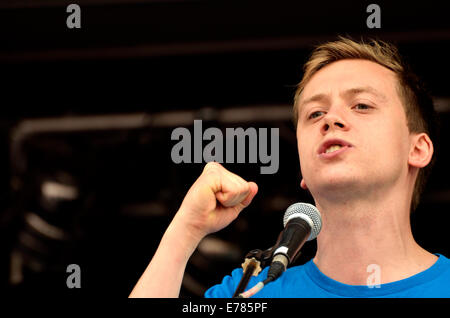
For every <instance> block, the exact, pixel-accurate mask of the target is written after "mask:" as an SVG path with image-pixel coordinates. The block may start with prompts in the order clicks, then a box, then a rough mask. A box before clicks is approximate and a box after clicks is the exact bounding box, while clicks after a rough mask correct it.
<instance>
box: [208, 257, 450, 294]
mask: <svg viewBox="0 0 450 318" xmlns="http://www.w3.org/2000/svg"><path fill="white" fill-rule="evenodd" d="M436 255H437V256H439V258H438V260H437V261H436V262H435V263H434V264H433V265H432V266H431V267H430V268H428V269H426V270H424V271H423V272H420V273H418V274H416V275H413V276H411V277H408V278H405V279H402V280H399V281H395V282H392V283H387V284H380V285H378V288H377V286H376V285H375V286H370V287H369V286H367V285H347V284H343V283H340V282H338V281H335V280H333V279H331V278H329V277H328V276H325V275H324V274H323V273H322V272H321V271H320V270H319V268H317V266H316V265H315V264H314V262H313V261H312V259H311V260H310V261H308V262H307V263H306V264H304V265H300V266H294V267H291V268H288V269H287V270H286V272H284V273H283V274H282V275H281V276H280V277H279V278H278V279H277V280H276V281H274V282H271V283H269V284H267V285H266V286H264V288H263V289H262V290H261V291H259V292H258V293H257V294H256V295H254V296H253V298H265V297H267V298H325V297H326V298H335V297H352V298H356V297H381V298H382V297H388V298H395V297H400V298H428V297H432V298H448V297H450V260H449V259H448V258H446V257H445V256H443V255H441V254H436ZM268 270H269V266H267V267H266V268H265V269H264V270H262V271H261V273H260V274H259V275H258V276H257V277H254V276H252V278H251V279H250V281H249V283H248V285H247V289H246V290H248V289H249V288H251V287H253V286H255V285H256V284H257V283H258V282H260V281H263V280H265V279H266V278H267V271H268ZM242 273H243V271H242V268H238V269H235V270H234V271H233V272H232V273H231V276H226V277H224V279H223V280H222V283H221V284H219V285H215V286H213V287H211V288H210V289H208V290H207V291H206V293H205V297H207V298H212V297H214V298H229V297H232V296H233V294H234V291H235V290H236V288H237V286H238V284H239V281H240V280H241V277H242ZM368 275H370V273H368Z"/></svg>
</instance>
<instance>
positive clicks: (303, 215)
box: [265, 203, 322, 284]
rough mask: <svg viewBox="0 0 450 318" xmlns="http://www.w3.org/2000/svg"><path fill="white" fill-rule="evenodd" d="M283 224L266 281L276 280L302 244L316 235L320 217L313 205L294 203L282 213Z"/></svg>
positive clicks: (320, 227) (320, 226) (319, 226)
mask: <svg viewBox="0 0 450 318" xmlns="http://www.w3.org/2000/svg"><path fill="white" fill-rule="evenodd" d="M283 225H284V230H283V231H282V232H281V233H280V235H279V238H278V240H277V243H276V244H275V247H274V250H275V251H274V252H273V258H272V263H271V265H270V268H269V271H268V273H267V279H266V283H267V282H270V281H274V280H276V279H277V278H278V277H279V276H280V275H281V274H282V273H283V272H284V271H285V270H286V268H287V267H288V265H289V264H291V262H292V261H293V260H294V259H295V257H296V256H297V254H298V253H299V251H300V249H301V248H302V246H303V244H305V242H306V241H311V240H313V239H315V238H316V237H317V235H318V234H319V232H320V230H321V229H322V217H321V216H320V212H319V210H317V208H316V207H315V206H314V205H312V204H308V203H294V204H292V205H291V206H289V207H288V208H287V210H286V212H285V213H284V217H283ZM266 283H265V284H266Z"/></svg>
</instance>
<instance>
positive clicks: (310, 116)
mask: <svg viewBox="0 0 450 318" xmlns="http://www.w3.org/2000/svg"><path fill="white" fill-rule="evenodd" d="M320 113H323V112H322V111H316V112H314V113H312V114H311V115H309V117H308V119H314V118H316V117H319V116H320Z"/></svg>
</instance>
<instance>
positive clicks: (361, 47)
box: [293, 36, 438, 211]
mask: <svg viewBox="0 0 450 318" xmlns="http://www.w3.org/2000/svg"><path fill="white" fill-rule="evenodd" d="M344 59H362V60H368V61H372V62H375V63H378V64H380V65H382V66H384V67H386V68H388V69H390V70H391V71H393V72H394V73H395V74H396V76H397V79H398V85H397V91H398V93H399V96H400V98H401V101H402V103H403V107H404V109H405V114H406V118H407V124H408V129H409V132H410V133H422V132H424V133H426V134H427V135H428V136H429V137H430V139H432V141H434V140H435V139H436V138H437V128H438V127H437V126H438V119H437V115H436V113H435V111H434V107H433V102H432V99H431V97H430V95H429V93H428V92H427V91H426V89H425V87H424V85H423V83H421V82H420V80H419V79H418V77H417V76H416V75H415V74H414V73H413V72H412V71H411V69H410V68H409V66H408V65H407V64H406V63H405V62H404V61H403V60H402V58H401V56H400V54H399V52H398V49H397V48H396V47H395V46H394V45H392V44H389V43H387V42H384V41H380V40H373V39H372V40H370V41H369V42H368V43H365V42H364V41H363V40H362V41H360V42H356V41H354V40H352V39H350V38H346V37H342V36H340V37H339V39H338V40H336V41H333V42H327V43H324V44H322V45H319V46H318V47H316V48H315V49H314V50H313V52H312V54H311V56H310V58H309V60H308V61H307V62H306V63H305V65H304V74H303V78H302V80H301V81H300V83H299V84H298V85H297V90H296V92H295V97H294V109H293V113H294V124H295V126H297V122H298V103H299V100H300V97H301V94H302V92H303V89H304V87H305V85H306V84H307V83H308V82H309V81H310V79H311V77H312V76H313V75H314V74H316V73H317V72H318V71H319V70H320V69H322V68H323V67H324V66H326V65H328V64H330V63H333V62H336V61H339V60H344ZM435 148H436V147H435ZM435 158H436V156H433V159H432V161H431V162H430V164H429V165H428V166H426V167H424V168H422V169H420V170H419V174H418V176H417V179H416V183H415V185H414V193H413V198H412V202H411V210H412V211H414V210H415V209H416V208H417V206H418V204H419V201H420V196H421V194H422V192H423V190H424V187H425V184H426V181H427V179H428V176H429V174H430V171H431V168H432V166H433V165H434V162H435Z"/></svg>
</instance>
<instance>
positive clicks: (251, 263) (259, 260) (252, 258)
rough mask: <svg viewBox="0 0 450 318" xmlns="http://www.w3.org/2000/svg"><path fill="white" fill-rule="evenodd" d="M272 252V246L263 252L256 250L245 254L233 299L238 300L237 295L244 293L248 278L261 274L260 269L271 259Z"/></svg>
mask: <svg viewBox="0 0 450 318" xmlns="http://www.w3.org/2000/svg"><path fill="white" fill-rule="evenodd" d="M273 252H274V247H273V246H272V247H271V248H269V249H267V250H265V251H262V250H259V249H257V250H252V251H250V252H248V253H247V255H246V256H245V262H244V263H242V268H243V270H244V273H243V275H242V278H241V281H240V282H239V284H238V286H237V288H236V291H235V292H234V295H233V298H240V297H239V295H240V294H241V293H243V292H244V291H245V288H246V287H247V285H248V282H249V281H250V278H251V277H252V276H258V274H259V273H260V272H261V268H263V267H265V266H266V265H267V264H268V263H269V261H270V260H271V259H272V256H273Z"/></svg>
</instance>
